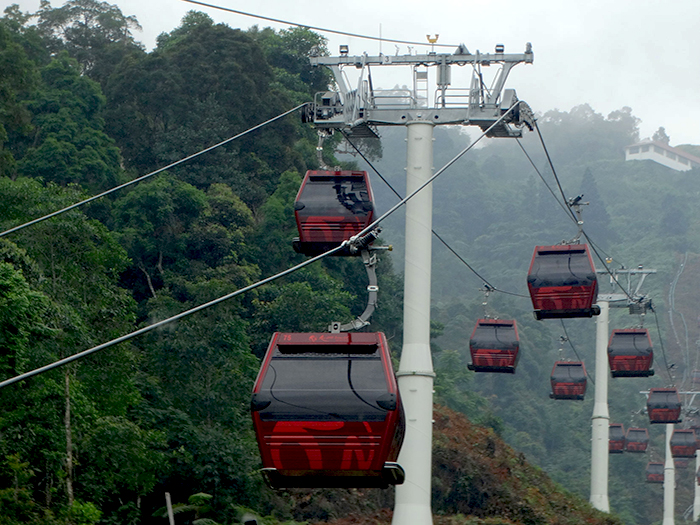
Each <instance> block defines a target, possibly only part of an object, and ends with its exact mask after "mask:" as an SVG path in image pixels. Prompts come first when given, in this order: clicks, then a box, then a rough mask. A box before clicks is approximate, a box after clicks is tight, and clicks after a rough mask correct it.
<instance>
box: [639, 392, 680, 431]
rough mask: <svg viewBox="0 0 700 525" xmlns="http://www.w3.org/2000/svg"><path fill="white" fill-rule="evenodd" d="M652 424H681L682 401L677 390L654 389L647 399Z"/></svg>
mask: <svg viewBox="0 0 700 525" xmlns="http://www.w3.org/2000/svg"><path fill="white" fill-rule="evenodd" d="M647 412H648V413H649V421H650V422H651V423H680V422H681V399H680V398H679V397H678V390H676V389H675V388H652V389H651V390H649V396H648V397H647Z"/></svg>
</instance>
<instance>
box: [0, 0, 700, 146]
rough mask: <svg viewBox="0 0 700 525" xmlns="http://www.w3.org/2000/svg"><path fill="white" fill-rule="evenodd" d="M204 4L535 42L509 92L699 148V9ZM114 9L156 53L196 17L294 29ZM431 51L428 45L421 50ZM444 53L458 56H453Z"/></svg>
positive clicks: (387, 47)
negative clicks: (626, 121) (620, 120)
mask: <svg viewBox="0 0 700 525" xmlns="http://www.w3.org/2000/svg"><path fill="white" fill-rule="evenodd" d="M205 1H206V3H210V4H216V5H221V6H224V7H230V8H232V9H237V10H241V11H246V12H251V13H255V14H260V15H263V16H268V17H272V18H279V19H283V20H289V21H291V22H298V23H301V24H307V25H311V26H318V27H324V28H329V29H336V30H341V31H347V32H351V33H358V34H363V35H364V34H367V35H372V36H379V35H380V31H381V35H382V36H383V37H384V38H394V39H399V40H411V41H419V42H422V41H426V35H427V34H430V35H434V34H439V35H440V38H439V41H438V42H439V43H445V44H455V45H456V44H459V43H461V42H463V43H465V44H466V46H467V47H468V49H469V50H470V51H471V52H474V51H476V50H477V49H478V50H480V51H482V52H493V49H494V45H495V44H497V43H502V44H504V45H505V47H506V52H507V53H508V52H511V53H521V52H523V51H524V49H525V44H526V42H532V47H533V50H534V53H535V62H534V64H532V65H519V66H517V67H516V68H515V69H514V70H513V72H512V73H511V75H510V77H509V80H508V83H507V86H506V87H510V88H514V89H515V90H516V91H517V94H518V97H519V98H520V99H521V100H524V101H526V102H528V103H529V104H530V106H531V107H532V108H533V110H535V111H536V112H545V111H547V110H550V109H559V110H562V111H569V110H570V109H571V108H572V107H574V106H577V105H579V104H584V103H588V104H590V105H591V106H592V107H593V109H594V110H595V111H596V112H598V113H602V114H603V115H607V114H608V113H610V112H611V111H614V110H616V109H619V108H621V107H623V106H630V107H631V108H632V112H633V114H634V115H635V116H637V117H638V118H640V119H642V123H641V125H640V130H641V136H642V137H646V136H651V135H652V133H653V132H654V131H655V130H656V129H657V128H658V127H659V126H663V127H665V128H666V132H667V134H668V135H669V136H670V137H671V145H678V144H685V143H691V144H700V128H699V125H698V124H699V123H700V96H699V94H698V87H699V86H700V67H699V66H700V56H699V55H698V50H699V48H700V31H699V30H698V27H700V1H698V0H672V1H670V2H661V1H659V0H641V1H640V0H612V1H611V0H588V1H586V2H578V1H576V2H575V1H569V0H529V1H521V0H461V1H456V0H443V1H442V2H440V3H435V4H433V3H431V2H425V1H417V0H401V1H395V0H385V1H383V2H377V1H370V0H355V1H353V2H337V3H331V2H328V1H327V0H324V1H321V0H257V1H256V2H250V1H243V0H218V1H217V0H205ZM10 3H18V4H19V5H20V7H21V9H22V10H23V11H31V12H34V11H36V10H37V9H38V7H39V0H19V1H17V2H8V1H6V0H5V1H3V2H2V4H3V8H4V7H5V6H7V5H9V4H10ZM51 3H52V5H53V6H54V7H59V6H60V5H62V4H63V2H62V0H52V2H51ZM109 3H111V4H116V5H118V6H119V7H120V9H121V10H122V12H123V13H124V14H125V15H135V16H136V18H137V19H138V20H139V22H140V23H141V25H142V26H143V31H141V32H136V33H135V35H134V36H135V38H136V39H137V40H139V41H140V42H142V43H143V44H144V45H145V46H146V47H147V48H148V49H151V48H153V46H154V45H155V38H156V36H157V35H158V34H159V33H161V32H164V31H170V30H172V29H174V28H175V27H177V26H178V25H179V22H180V19H181V18H182V16H183V15H184V14H185V13H186V12H187V11H189V10H191V9H197V10H200V11H203V12H206V13H207V14H209V15H210V16H211V17H212V18H213V19H214V20H215V21H216V22H223V23H226V24H228V25H229V26H231V27H240V28H248V27H250V26H252V25H255V24H257V25H259V26H261V27H265V26H271V27H274V28H276V29H280V28H284V27H287V26H285V25H280V24H274V23H269V22H265V21H260V20H255V19H253V18H249V17H245V16H241V15H236V14H232V13H226V12H223V11H219V10H214V9H209V8H204V7H198V6H194V5H192V4H189V3H186V2H184V1H182V0H114V1H111V2H109ZM380 28H381V29H380ZM325 36H327V37H328V38H329V49H330V50H331V53H332V54H337V50H338V45H339V44H349V46H350V52H351V54H361V53H363V52H365V51H366V52H367V53H368V54H370V55H376V54H379V52H380V48H379V46H380V44H379V42H376V41H370V40H362V39H358V38H348V37H341V36H336V35H330V34H326V35H325ZM427 49H428V48H427V45H426V48H424V49H418V51H421V52H422V51H425V50H427ZM381 51H382V52H384V53H385V54H396V52H397V50H396V48H395V46H394V45H393V44H389V43H387V42H384V43H382V49H381ZM438 51H441V52H451V50H450V49H444V48H441V49H439V50H438ZM398 53H399V54H406V53H408V49H407V47H406V46H405V45H404V46H399V49H398ZM384 69H386V68H384ZM392 69H393V68H392ZM457 78H459V77H457ZM454 79H455V76H454V73H453V80H454ZM397 83H398V84H402V83H408V79H406V80H405V81H403V80H402V79H394V78H388V79H384V78H382V79H380V80H379V82H377V80H375V86H377V85H379V86H381V87H393V85H394V84H397ZM453 85H454V82H453ZM464 87H468V83H467V84H465V85H464Z"/></svg>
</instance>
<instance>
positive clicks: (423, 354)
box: [302, 38, 534, 525]
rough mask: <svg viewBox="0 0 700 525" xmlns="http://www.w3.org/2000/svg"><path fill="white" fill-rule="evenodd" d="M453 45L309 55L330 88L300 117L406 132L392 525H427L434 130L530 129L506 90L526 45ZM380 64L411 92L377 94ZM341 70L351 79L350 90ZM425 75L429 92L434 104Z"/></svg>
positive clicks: (527, 115) (356, 128)
mask: <svg viewBox="0 0 700 525" xmlns="http://www.w3.org/2000/svg"><path fill="white" fill-rule="evenodd" d="M435 39H436V38H433V39H430V43H433V44H434V41H433V40H435ZM455 47H456V49H455V51H454V52H453V53H436V52H434V51H432V50H431V51H430V52H428V53H425V54H413V53H409V54H405V55H399V54H398V52H397V54H396V55H385V54H379V55H378V56H370V55H368V54H366V53H364V54H362V55H355V56H353V55H350V53H349V50H348V46H345V45H342V46H340V55H339V56H313V54H312V56H311V57H310V62H311V65H312V66H315V67H328V68H330V69H331V71H332V72H333V75H334V78H335V89H332V90H329V91H325V92H321V93H318V94H317V95H316V97H315V99H314V102H313V103H310V104H308V105H307V106H306V107H305V108H304V111H303V114H302V119H303V121H304V122H307V123H311V124H313V125H314V126H315V127H316V128H317V129H318V130H319V131H320V132H328V133H332V132H333V131H335V130H339V131H343V132H344V133H345V134H347V136H349V137H354V138H365V137H377V136H378V135H377V131H376V130H377V128H378V127H379V126H406V128H407V143H408V145H407V155H406V156H407V162H406V164H407V168H406V193H407V195H411V194H413V192H416V191H417V190H418V189H420V188H421V187H423V186H425V187H424V188H423V189H422V190H421V191H420V192H418V193H416V195H415V196H414V197H413V198H412V199H410V200H409V201H408V202H407V203H406V246H405V271H404V317H403V326H404V332H403V349H402V354H401V361H400V366H399V370H398V372H397V374H396V375H397V377H398V383H399V390H400V394H401V397H402V399H403V400H404V406H405V410H406V437H405V440H404V444H403V447H402V449H401V453H400V455H399V458H398V462H399V464H401V465H402V466H403V468H404V470H405V472H406V480H405V482H404V484H402V485H399V486H397V487H396V503H395V508H394V515H393V521H392V523H393V524H395V525H413V524H415V525H426V524H431V523H432V522H433V520H432V511H431V507H430V498H431V485H430V482H431V450H432V422H433V419H432V416H433V378H434V377H435V373H434V371H433V364H432V358H431V355H430V279H431V256H432V252H431V242H432V237H431V229H432V186H431V184H429V183H428V182H429V179H430V178H431V176H432V173H433V171H432V163H433V128H434V127H435V126H439V125H464V126H473V125H475V126H478V127H479V128H481V130H482V131H484V132H485V135H486V136H488V137H520V136H521V135H522V129H523V127H527V128H529V129H532V128H533V126H534V116H533V113H532V111H531V110H530V108H529V106H528V105H527V104H525V103H524V102H520V101H519V100H518V98H517V96H516V93H515V90H513V89H505V83H506V79H507V78H508V74H509V73H510V71H511V69H512V68H513V67H514V66H516V65H517V64H520V63H525V64H531V63H532V62H533V58H534V55H533V52H532V47H531V45H530V44H529V43H528V44H527V46H526V48H525V52H524V53H522V54H506V53H505V50H504V46H503V45H500V44H499V45H497V46H496V48H495V52H494V53H480V52H478V51H477V52H476V53H470V52H469V51H468V50H467V48H466V46H464V44H461V45H459V46H455ZM431 49H434V46H432V47H431ZM409 51H410V49H409ZM489 66H494V68H497V72H496V74H495V76H494V77H493V79H492V81H491V83H490V84H488V85H487V83H486V82H485V80H484V74H483V68H485V67H489ZM386 67H394V68H403V69H404V70H406V69H408V71H409V73H410V78H411V81H410V82H409V87H404V88H394V89H377V88H375V86H374V84H373V80H372V74H371V68H375V69H377V70H379V68H386ZM455 67H467V68H471V69H472V75H471V81H470V82H469V85H466V86H461V87H460V86H454V85H453V83H452V70H453V68H455ZM348 72H350V73H354V76H356V77H357V79H356V83H355V87H352V86H351V82H350V80H349V77H348V75H347V73H348ZM431 73H432V74H431ZM431 77H432V78H434V86H435V87H434V89H433V93H434V97H433V99H432V101H431V97H430V92H431V89H430V79H431Z"/></svg>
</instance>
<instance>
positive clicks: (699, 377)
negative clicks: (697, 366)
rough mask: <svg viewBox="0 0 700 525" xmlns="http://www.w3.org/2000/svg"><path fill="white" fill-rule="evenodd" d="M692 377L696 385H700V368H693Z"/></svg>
mask: <svg viewBox="0 0 700 525" xmlns="http://www.w3.org/2000/svg"><path fill="white" fill-rule="evenodd" d="M690 378H691V380H692V382H693V384H694V385H700V370H693V371H692V372H691V373H690Z"/></svg>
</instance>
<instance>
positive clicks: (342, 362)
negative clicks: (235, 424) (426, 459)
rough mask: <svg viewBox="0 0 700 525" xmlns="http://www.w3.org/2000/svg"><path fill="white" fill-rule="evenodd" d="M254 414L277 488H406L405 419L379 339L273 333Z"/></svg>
mask: <svg viewBox="0 0 700 525" xmlns="http://www.w3.org/2000/svg"><path fill="white" fill-rule="evenodd" d="M251 409H252V414H253V424H254V428H255V434H256V438H257V440H258V446H259V448H260V453H261V456H262V463H263V474H265V476H266V479H267V481H268V483H269V484H270V485H271V486H272V487H275V488H286V487H355V488H365V487H382V488H385V487H387V486H389V485H396V484H400V483H402V482H403V479H404V472H403V469H401V467H400V466H399V465H398V464H396V458H397V456H398V453H399V449H400V447H401V443H402V440H403V435H404V428H405V423H404V415H403V408H402V405H401V399H400V397H399V391H398V386H397V383H396V378H395V376H394V372H393V369H392V367H391V357H390V355H389V349H388V345H387V341H386V337H385V336H384V334H382V333H337V334H328V333H307V334H288V333H276V334H274V336H273V337H272V341H271V342H270V346H269V348H268V351H267V354H266V355H265V358H264V360H263V365H262V367H261V370H260V373H259V374H258V378H257V380H256V382H255V387H254V389H253V397H252V401H251Z"/></svg>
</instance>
